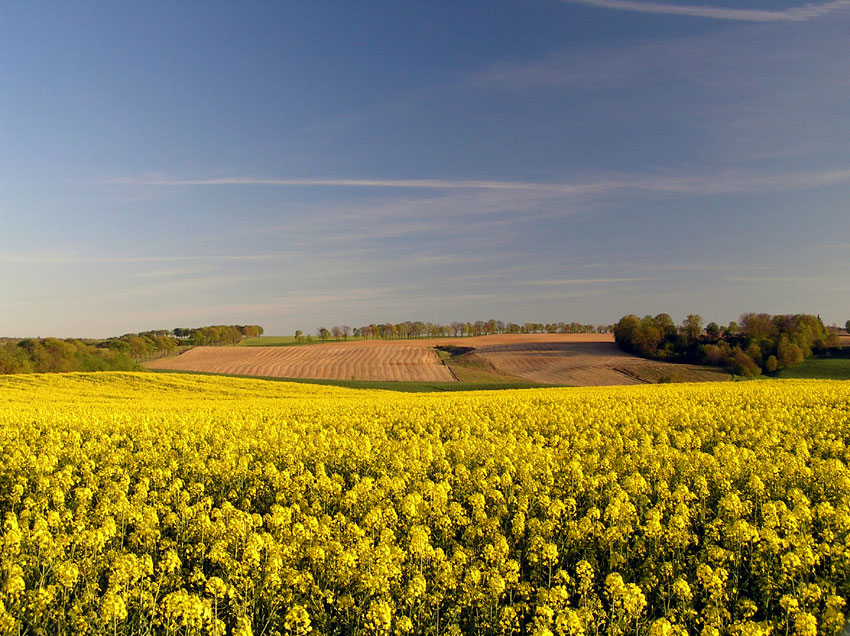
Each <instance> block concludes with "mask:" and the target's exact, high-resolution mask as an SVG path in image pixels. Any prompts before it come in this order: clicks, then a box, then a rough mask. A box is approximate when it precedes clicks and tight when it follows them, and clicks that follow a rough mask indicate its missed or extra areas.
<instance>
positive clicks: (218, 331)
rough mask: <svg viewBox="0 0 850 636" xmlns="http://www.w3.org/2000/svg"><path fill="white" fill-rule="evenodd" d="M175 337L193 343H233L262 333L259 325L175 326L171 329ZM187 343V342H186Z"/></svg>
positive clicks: (207, 344) (209, 344) (208, 344)
mask: <svg viewBox="0 0 850 636" xmlns="http://www.w3.org/2000/svg"><path fill="white" fill-rule="evenodd" d="M171 334H172V335H173V336H174V337H175V338H179V339H181V340H186V341H191V342H190V343H191V344H194V345H198V346H200V345H206V346H211V345H212V346H214V345H233V344H236V343H238V342H239V341H240V340H242V339H243V338H258V337H259V336H262V335H263V328H262V327H261V326H260V325H211V326H208V327H194V328H189V327H177V328H175V329H172V330H171ZM187 344H188V343H187Z"/></svg>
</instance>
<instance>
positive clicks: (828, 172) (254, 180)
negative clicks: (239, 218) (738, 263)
mask: <svg viewBox="0 0 850 636" xmlns="http://www.w3.org/2000/svg"><path fill="white" fill-rule="evenodd" d="M848 2H850V0H848ZM848 181H850V167H840V168H834V169H824V170H819V171H808V172H800V171H798V172H791V171H777V172H772V173H768V172H751V171H743V170H737V171H725V172H715V173H713V174H682V175H675V174H663V175H640V174H621V175H613V176H608V177H605V178H602V179H598V180H588V181H581V182H575V183H569V182H556V183H546V182H534V181H470V180H452V179H273V178H263V177H226V178H214V179H165V178H162V179H143V178H142V179H124V180H113V181H111V182H110V183H114V184H132V185H148V186H165V187H204V186H280V187H316V188H341V187H342V188H377V189H392V190H401V189H407V190H415V189H425V190H439V191H452V190H468V191H476V190H479V191H489V190H502V191H528V192H538V193H550V194H558V195H576V196H579V195H594V194H605V193H608V192H611V191H615V190H637V191H646V192H660V193H665V192H666V193H682V194H723V193H736V192H748V191H763V190H767V189H770V190H774V189H781V190H790V189H798V188H811V187H819V186H825V185H832V184H836V183H843V182H848ZM254 258H256V257H254Z"/></svg>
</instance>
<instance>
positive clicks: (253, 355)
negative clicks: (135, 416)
mask: <svg viewBox="0 0 850 636" xmlns="http://www.w3.org/2000/svg"><path fill="white" fill-rule="evenodd" d="M356 344H359V343H353V342H352V343H341V344H339V345H336V344H321V345H306V346H300V347H196V348H194V349H191V350H189V351H187V352H186V353H184V354H182V355H179V356H177V357H176V358H165V359H162V360H155V361H153V362H150V363H147V364H146V365H145V366H147V367H148V368H151V369H172V370H181V371H203V372H208V373H228V374H233V375H253V376H268V377H277V378H311V379H318V380H376V381H387V380H389V381H393V382H400V381H406V382H454V381H455V378H454V376H452V374H451V371H449V369H448V367H446V366H445V365H443V364H442V362H441V361H440V357H439V356H438V355H437V352H436V351H435V350H434V349H433V348H430V349H429V348H427V347H416V346H408V345H404V344H397V343H396V344H395V345H394V346H390V343H386V346H384V347H363V346H352V345H356Z"/></svg>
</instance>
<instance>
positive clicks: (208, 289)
mask: <svg viewBox="0 0 850 636" xmlns="http://www.w3.org/2000/svg"><path fill="white" fill-rule="evenodd" d="M0 15H2V19H0V261H2V267H0V294H2V301H0V335H6V336H37V335H41V336H46V335H58V336H88V337H99V336H109V335H119V334H121V333H125V332H130V331H138V330H145V329H157V328H172V327H177V326H197V325H202V324H221V323H228V324H229V323H240V324H244V323H259V324H262V325H263V326H264V327H265V328H266V333H269V334H289V333H292V332H293V331H294V330H295V329H302V330H304V331H306V332H313V331H315V329H316V328H317V327H319V326H321V325H324V326H332V325H333V324H350V325H361V324H367V323H369V322H375V321H387V320H390V321H394V322H397V321H402V320H431V321H435V322H437V321H438V322H451V321H453V320H477V319H488V318H498V319H501V320H505V321H523V322H524V321H528V320H532V321H543V322H549V321H561V320H563V321H566V322H569V321H573V320H577V321H580V322H586V323H593V324H598V323H606V324H607V323H611V322H615V321H616V320H618V319H619V318H620V316H622V315H624V314H627V313H637V314H639V315H643V314H647V313H650V314H657V313H660V312H667V313H670V314H671V315H672V316H673V318H674V319H675V320H677V321H680V320H681V319H682V318H684V316H685V315H686V314H688V313H693V312H695V313H699V314H701V315H702V316H703V317H704V318H705V319H706V320H715V321H717V322H721V323H725V322H728V321H730V320H734V319H736V318H737V317H738V316H739V315H740V314H741V313H743V312H746V311H766V312H770V313H790V312H794V313H796V312H806V313H817V314H820V315H821V317H822V318H823V319H824V321H825V322H826V323H827V324H830V323H833V322H835V323H838V324H841V325H843V324H844V321H845V320H847V319H848V318H850V302H848V299H850V293H848V292H850V275H848V269H850V268H848V265H850V203H848V202H850V0H833V1H824V2H810V3H807V4H806V3H803V2H799V1H780V0H770V1H755V0H753V1H744V0H741V1H738V2H733V1H721V0H705V2H704V3H700V4H686V3H684V2H667V1H666V0H664V1H662V0H657V1H655V2H644V1H642V0H573V1H571V0H564V1H557V0H552V1H544V0H529V1H523V2H520V1H511V2H509V1H494V0H490V1H488V2H461V3H435V2H380V3H378V2H375V3H372V2H352V3H340V2H315V3H314V2H309V3H308V2H303V3H272V2H262V3H253V4H248V3H229V4H226V3H204V2H185V3H155V2H152V3H109V2H102V3H94V2H91V3H65V4H62V3H6V4H5V5H4V6H3V8H2V9H0Z"/></svg>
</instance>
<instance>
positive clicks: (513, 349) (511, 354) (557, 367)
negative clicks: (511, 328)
mask: <svg viewBox="0 0 850 636" xmlns="http://www.w3.org/2000/svg"><path fill="white" fill-rule="evenodd" d="M475 353H476V355H478V356H481V357H482V358H485V359H486V360H489V361H490V362H491V363H492V364H493V366H494V367H495V368H496V369H497V370H499V371H500V372H502V373H506V374H509V375H513V376H518V377H521V378H525V379H527V380H532V381H534V382H540V383H543V384H567V385H571V386H608V385H619V384H644V383H647V382H659V381H674V382H683V381H685V382H700V381H709V380H715V381H716V380H726V379H729V377H730V376H729V374H728V373H724V372H722V371H717V370H714V369H710V368H706V367H698V366H691V365H680V364H669V363H665V362H657V361H654V360H647V359H645V358H639V357H637V356H633V355H630V354H628V353H625V352H624V351H621V350H620V349H619V348H618V347H617V345H616V344H614V343H613V342H610V341H609V342H589V341H585V342H539V343H533V342H526V343H521V342H514V343H504V344H492V345H487V346H484V347H479V348H477V349H476V351H475Z"/></svg>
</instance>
